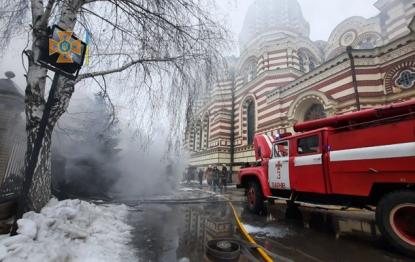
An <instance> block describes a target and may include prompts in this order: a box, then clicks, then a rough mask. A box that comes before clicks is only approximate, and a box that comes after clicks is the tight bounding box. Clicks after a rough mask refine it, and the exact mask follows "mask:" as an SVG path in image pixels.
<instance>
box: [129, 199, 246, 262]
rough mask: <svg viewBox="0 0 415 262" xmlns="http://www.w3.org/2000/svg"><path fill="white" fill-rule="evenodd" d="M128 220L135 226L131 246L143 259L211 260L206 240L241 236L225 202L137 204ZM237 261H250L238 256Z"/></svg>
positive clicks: (239, 237)
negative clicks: (135, 209)
mask: <svg viewBox="0 0 415 262" xmlns="http://www.w3.org/2000/svg"><path fill="white" fill-rule="evenodd" d="M137 208H138V209H140V210H142V211H143V212H132V214H131V217H130V223H131V225H133V226H134V227H135V228H136V229H135V232H134V239H133V245H134V246H135V247H136V248H137V250H139V251H138V257H139V258H141V259H142V260H144V261H166V262H167V261H169V262H170V261H211V260H209V259H208V258H207V257H206V256H205V245H206V243H207V241H209V240H212V239H218V238H227V239H229V238H231V239H241V236H240V234H239V232H238V230H237V227H236V223H235V221H234V216H233V214H232V211H231V209H230V208H229V206H228V205H227V203H206V204H198V205H193V204H191V205H164V204H158V205H149V204H143V205H140V206H139V207H137ZM239 261H249V260H247V259H245V258H244V257H243V256H241V258H240V260H239Z"/></svg>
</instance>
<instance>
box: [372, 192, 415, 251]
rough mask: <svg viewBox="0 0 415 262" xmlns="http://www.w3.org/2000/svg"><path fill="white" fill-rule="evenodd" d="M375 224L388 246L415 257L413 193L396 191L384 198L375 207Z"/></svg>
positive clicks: (414, 202)
mask: <svg viewBox="0 0 415 262" xmlns="http://www.w3.org/2000/svg"><path fill="white" fill-rule="evenodd" d="M376 223H377V225H378V228H379V230H380V232H381V233H382V236H383V237H384V238H385V240H386V241H387V242H388V243H389V244H390V245H392V246H393V247H395V248H396V249H397V250H398V251H400V252H401V253H403V254H406V255H408V256H411V257H415V192H414V191H410V190H404V191H396V192H392V193H389V194H387V195H386V196H384V197H383V198H382V199H381V200H380V202H379V204H378V205H377V207H376Z"/></svg>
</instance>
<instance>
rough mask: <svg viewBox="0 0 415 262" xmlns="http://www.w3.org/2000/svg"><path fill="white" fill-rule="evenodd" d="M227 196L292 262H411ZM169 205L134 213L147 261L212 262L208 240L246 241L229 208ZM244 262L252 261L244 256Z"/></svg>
mask: <svg viewBox="0 0 415 262" xmlns="http://www.w3.org/2000/svg"><path fill="white" fill-rule="evenodd" d="M205 190H206V189H205ZM201 194H202V193H201V192H200V191H198V190H197V189H195V190H193V191H190V190H186V191H181V193H180V199H182V200H183V199H186V198H195V199H199V198H200V197H201ZM226 196H227V197H229V198H231V199H232V200H234V205H235V207H236V209H237V211H238V213H239V214H240V217H241V220H242V222H243V224H244V225H245V227H246V228H247V230H248V231H249V232H250V233H251V235H252V236H254V238H255V239H256V241H257V242H258V243H259V244H261V245H263V246H265V247H266V248H267V249H268V250H270V251H271V252H273V253H275V254H277V255H279V256H280V258H284V259H285V260H286V261H330V262H332V261H376V262H382V261H394V262H396V261H410V259H408V258H405V257H403V256H401V255H399V254H397V253H396V252H394V251H393V250H390V249H388V247H387V246H386V245H385V244H383V242H382V241H380V240H373V238H368V237H366V236H362V235H360V234H351V235H350V234H349V235H345V236H343V235H341V236H340V237H339V234H337V235H336V234H335V233H332V232H331V230H326V229H328V228H326V225H325V224H324V221H323V222H321V225H320V226H317V227H312V228H305V227H304V223H302V222H299V221H298V220H287V219H286V218H285V217H284V216H281V212H278V210H271V212H270V213H269V214H268V215H266V216H258V215H253V214H251V213H249V211H247V210H246V208H245V205H244V203H243V202H242V201H241V200H243V196H242V192H241V191H237V190H236V189H233V190H231V192H230V193H229V192H228V193H227V194H226ZM172 198H173V199H174V197H172ZM162 199H169V198H168V197H164V198H162ZM170 199H171V198H170ZM168 201H170V202H169V203H163V201H156V202H152V203H139V204H138V203H137V204H135V205H134V207H133V208H132V212H131V216H130V223H131V225H133V226H134V228H135V230H134V239H133V245H134V246H135V247H136V249H137V250H138V257H139V258H141V260H143V261H183V262H184V261H211V260H209V259H208V258H207V257H206V255H205V245H206V242H207V241H208V240H211V239H216V238H234V239H239V240H242V239H243V236H242V235H241V233H240V232H239V230H238V227H237V225H236V223H235V219H234V216H233V213H232V211H231V209H230V208H229V205H228V204H227V203H226V202H212V201H203V202H200V203H197V204H191V201H189V202H185V203H182V204H180V203H175V202H171V200H168ZM129 204H130V205H131V203H129ZM314 224H315V223H314ZM327 227H328V226H327ZM336 236H337V237H336ZM375 239H376V238H375ZM239 261H250V260H249V257H247V256H244V255H242V256H241V257H240V259H239Z"/></svg>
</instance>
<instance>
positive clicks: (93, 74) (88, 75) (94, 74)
mask: <svg viewBox="0 0 415 262" xmlns="http://www.w3.org/2000/svg"><path fill="white" fill-rule="evenodd" d="M183 58H184V56H177V57H168V58H150V59H135V60H132V61H131V62H129V63H126V64H124V65H122V66H120V67H117V68H113V69H109V70H102V71H96V72H90V73H85V74H81V75H79V76H78V78H77V79H76V81H75V84H76V83H78V82H80V81H82V80H84V79H87V78H91V77H97V76H105V75H109V74H114V73H119V72H122V71H124V70H126V69H127V68H129V67H132V66H134V65H136V64H145V63H164V62H172V61H175V60H178V59H183Z"/></svg>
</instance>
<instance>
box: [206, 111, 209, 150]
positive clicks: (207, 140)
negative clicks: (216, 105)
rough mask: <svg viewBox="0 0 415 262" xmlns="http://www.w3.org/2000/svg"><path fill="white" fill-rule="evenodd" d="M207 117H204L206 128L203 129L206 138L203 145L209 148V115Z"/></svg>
mask: <svg viewBox="0 0 415 262" xmlns="http://www.w3.org/2000/svg"><path fill="white" fill-rule="evenodd" d="M206 118H207V119H206V127H205V128H206V129H205V132H206V140H205V147H206V148H209V117H206Z"/></svg>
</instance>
